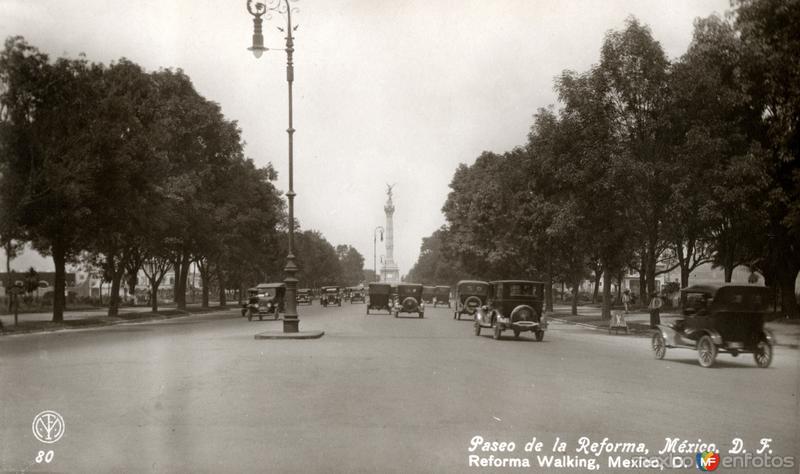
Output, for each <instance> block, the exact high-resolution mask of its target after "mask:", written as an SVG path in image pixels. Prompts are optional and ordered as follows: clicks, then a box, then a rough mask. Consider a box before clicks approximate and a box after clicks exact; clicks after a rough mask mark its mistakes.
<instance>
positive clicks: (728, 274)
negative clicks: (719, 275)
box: [725, 263, 736, 283]
mask: <svg viewBox="0 0 800 474" xmlns="http://www.w3.org/2000/svg"><path fill="white" fill-rule="evenodd" d="M734 268H736V265H734V264H732V263H726V264H725V283H730V282H731V280H733V269H734Z"/></svg>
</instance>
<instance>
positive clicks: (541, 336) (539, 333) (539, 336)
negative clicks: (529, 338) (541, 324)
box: [534, 330, 544, 342]
mask: <svg viewBox="0 0 800 474" xmlns="http://www.w3.org/2000/svg"><path fill="white" fill-rule="evenodd" d="M534 335H535V336H536V341H538V342H542V339H544V331H541V330H540V331H536V332H535V333H534Z"/></svg>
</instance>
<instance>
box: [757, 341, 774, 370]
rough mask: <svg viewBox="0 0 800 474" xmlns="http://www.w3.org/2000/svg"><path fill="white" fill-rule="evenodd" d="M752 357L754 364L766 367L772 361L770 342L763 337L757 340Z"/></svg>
mask: <svg viewBox="0 0 800 474" xmlns="http://www.w3.org/2000/svg"><path fill="white" fill-rule="evenodd" d="M753 359H755V361H756V365H757V366H759V367H760V368H762V369H766V368H767V367H769V364H771V363H772V344H770V343H769V341H767V340H765V339H761V340H760V341H758V345H757V346H756V350H755V352H753Z"/></svg>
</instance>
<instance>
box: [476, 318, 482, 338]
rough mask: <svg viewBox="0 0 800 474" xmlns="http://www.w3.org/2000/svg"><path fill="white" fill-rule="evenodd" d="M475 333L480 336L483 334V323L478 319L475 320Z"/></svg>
mask: <svg viewBox="0 0 800 474" xmlns="http://www.w3.org/2000/svg"><path fill="white" fill-rule="evenodd" d="M475 335H476V336H480V335H481V325H480V324H478V322H477V321H476V322H475Z"/></svg>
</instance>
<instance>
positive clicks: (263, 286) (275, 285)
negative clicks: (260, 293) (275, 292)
mask: <svg viewBox="0 0 800 474" xmlns="http://www.w3.org/2000/svg"><path fill="white" fill-rule="evenodd" d="M281 286H286V283H259V285H258V286H257V287H256V288H278V287H281Z"/></svg>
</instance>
